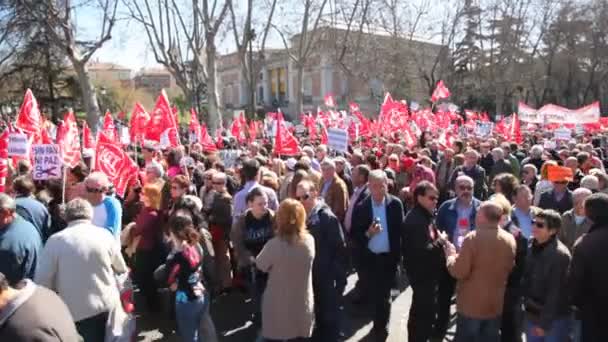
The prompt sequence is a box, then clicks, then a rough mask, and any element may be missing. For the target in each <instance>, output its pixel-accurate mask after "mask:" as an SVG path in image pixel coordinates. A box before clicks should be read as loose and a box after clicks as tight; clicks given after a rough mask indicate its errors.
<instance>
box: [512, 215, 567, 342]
mask: <svg viewBox="0 0 608 342" xmlns="http://www.w3.org/2000/svg"><path fill="white" fill-rule="evenodd" d="M561 225H562V220H561V216H560V214H559V213H558V212H556V211H554V210H543V211H541V212H540V213H538V215H536V217H535V219H534V225H533V228H532V237H533V238H532V243H531V247H530V252H529V253H528V258H527V260H526V268H525V272H524V277H523V291H524V308H525V311H526V338H527V341H528V342H545V341H546V342H553V341H555V342H558V341H568V334H569V332H570V328H571V320H570V306H569V303H568V300H569V298H568V289H567V274H568V267H569V265H570V259H571V257H570V252H569V251H568V248H567V247H566V246H565V245H564V244H563V243H562V242H561V241H559V239H558V238H557V234H558V232H559V230H560V228H561Z"/></svg>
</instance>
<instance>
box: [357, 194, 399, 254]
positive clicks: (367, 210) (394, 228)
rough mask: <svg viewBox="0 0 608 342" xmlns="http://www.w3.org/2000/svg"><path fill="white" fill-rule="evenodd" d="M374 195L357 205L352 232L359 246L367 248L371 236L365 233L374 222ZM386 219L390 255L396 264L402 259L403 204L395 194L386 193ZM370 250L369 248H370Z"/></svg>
mask: <svg viewBox="0 0 608 342" xmlns="http://www.w3.org/2000/svg"><path fill="white" fill-rule="evenodd" d="M373 216H374V215H373V210H372V196H371V195H370V196H367V197H366V198H365V199H364V200H363V201H362V202H361V203H359V205H358V206H357V207H355V213H354V214H353V223H352V225H353V226H352V228H351V233H352V234H353V239H355V240H356V241H357V243H358V245H359V246H362V247H363V249H365V250H368V249H367V244H368V243H369V238H368V237H367V235H365V233H366V232H367V230H368V229H369V227H370V226H371V224H372V222H373V219H374V218H373ZM386 220H387V224H388V238H389V243H390V255H391V257H392V258H391V259H392V262H394V266H396V265H397V263H398V262H399V260H400V259H401V245H402V239H403V236H402V229H401V228H402V226H401V225H402V224H403V204H402V203H401V200H399V199H398V198H397V197H395V196H393V195H389V194H386ZM368 251H369V250H368Z"/></svg>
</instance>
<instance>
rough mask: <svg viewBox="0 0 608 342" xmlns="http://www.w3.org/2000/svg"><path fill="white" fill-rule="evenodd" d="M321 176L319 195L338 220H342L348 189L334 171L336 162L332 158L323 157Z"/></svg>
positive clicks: (346, 203)
mask: <svg viewBox="0 0 608 342" xmlns="http://www.w3.org/2000/svg"><path fill="white" fill-rule="evenodd" d="M321 171H322V175H323V178H322V179H321V182H320V184H319V189H320V190H321V196H322V197H323V199H324V200H325V203H326V204H327V205H328V206H329V208H330V209H331V211H332V212H333V213H334V215H336V217H337V218H338V220H340V222H344V215H345V214H346V208H348V189H347V188H346V184H345V183H344V181H343V180H342V179H341V178H340V177H339V176H338V174H337V173H336V164H335V162H334V161H333V160H331V159H329V158H325V159H324V160H323V162H321Z"/></svg>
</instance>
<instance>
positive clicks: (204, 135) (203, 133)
mask: <svg viewBox="0 0 608 342" xmlns="http://www.w3.org/2000/svg"><path fill="white" fill-rule="evenodd" d="M199 132H200V134H199V138H198V142H199V143H200V144H201V145H202V146H203V151H208V152H215V151H217V146H216V145H215V143H214V142H213V139H212V138H211V136H210V135H209V132H207V126H206V125H205V124H202V125H200V128H199ZM218 132H219V130H218Z"/></svg>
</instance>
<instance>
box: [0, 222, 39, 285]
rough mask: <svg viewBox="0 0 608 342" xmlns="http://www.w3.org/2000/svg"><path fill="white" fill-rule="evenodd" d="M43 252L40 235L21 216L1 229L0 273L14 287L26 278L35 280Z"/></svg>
mask: <svg viewBox="0 0 608 342" xmlns="http://www.w3.org/2000/svg"><path fill="white" fill-rule="evenodd" d="M41 252H42V239H41V238H40V234H39V233H38V231H37V230H36V228H35V227H34V226H33V225H32V224H31V223H29V222H28V221H26V220H24V219H23V218H22V217H21V216H19V215H16V217H15V219H14V220H13V222H11V223H10V224H9V225H8V227H5V228H2V229H0V272H2V273H3V274H4V275H5V276H6V279H8V281H9V283H10V284H11V285H12V286H14V285H15V284H17V283H18V282H19V281H21V280H23V279H24V278H29V279H34V275H35V273H36V268H37V266H38V262H39V260H38V256H39V255H40V253H41Z"/></svg>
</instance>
